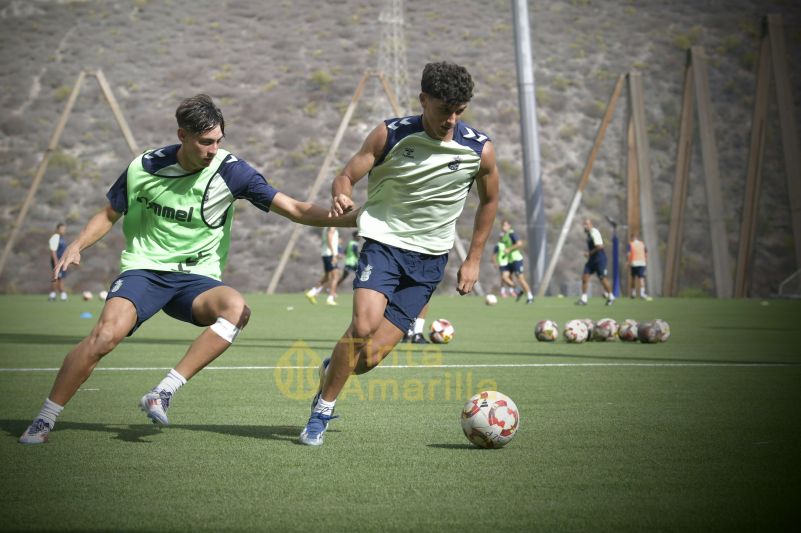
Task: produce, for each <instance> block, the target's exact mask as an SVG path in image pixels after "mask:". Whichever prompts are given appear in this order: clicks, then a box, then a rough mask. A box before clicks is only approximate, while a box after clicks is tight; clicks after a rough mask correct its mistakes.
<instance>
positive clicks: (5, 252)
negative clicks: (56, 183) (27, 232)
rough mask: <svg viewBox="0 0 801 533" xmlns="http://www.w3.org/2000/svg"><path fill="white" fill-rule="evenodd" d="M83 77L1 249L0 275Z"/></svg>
mask: <svg viewBox="0 0 801 533" xmlns="http://www.w3.org/2000/svg"><path fill="white" fill-rule="evenodd" d="M85 77H86V73H85V72H84V71H81V73H80V74H78V79H76V80H75V85H73V87H72V92H71V93H70V96H69V98H68V99H67V103H66V105H64V110H63V111H62V112H61V118H59V120H58V123H57V124H56V128H55V130H53V135H52V136H51V137H50V142H49V143H48V145H47V149H46V150H45V153H44V155H42V160H41V161H39V166H38V167H37V168H36V174H35V175H34V177H33V181H32V182H31V186H30V188H29V189H28V195H27V196H26V197H25V201H24V202H22V207H20V210H19V213H18V214H17V220H16V221H15V222H14V225H13V226H11V234H10V235H9V236H8V240H7V241H6V245H5V248H3V255H2V256H0V274H2V273H3V269H4V268H5V266H6V260H7V259H8V256H9V255H10V253H11V249H12V248H13V247H14V242H16V240H17V235H18V234H19V230H20V228H21V227H22V223H23V222H24V221H25V217H26V216H27V214H28V209H30V207H31V203H32V202H33V198H34V196H35V195H36V190H37V189H38V188H39V185H40V184H41V183H42V178H43V177H44V174H45V171H46V170H47V165H48V163H49V162H50V157H51V156H52V155H53V152H54V151H55V150H56V148H57V147H58V142H59V140H61V134H62V133H64V127H65V126H66V125H67V119H69V117H70V114H71V113H72V108H73V107H74V106H75V101H76V100H77V99H78V94H80V92H81V86H82V85H83V80H84V78H85Z"/></svg>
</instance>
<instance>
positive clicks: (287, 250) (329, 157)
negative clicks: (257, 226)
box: [267, 72, 370, 294]
mask: <svg viewBox="0 0 801 533" xmlns="http://www.w3.org/2000/svg"><path fill="white" fill-rule="evenodd" d="M369 77H370V73H369V72H365V73H364V75H363V76H362V79H361V80H359V84H358V85H357V86H356V90H355V91H354V92H353V97H351V99H350V104H348V108H347V109H346V110H345V114H344V115H342V120H341V121H340V123H339V129H337V132H336V135H334V140H333V141H332V142H331V146H329V147H328V153H327V154H326V155H325V159H324V160H323V164H322V166H321V167H320V171H319V172H318V173H317V178H316V179H315V180H314V183H313V184H312V186H311V188H310V189H309V193H308V195H307V198H308V200H309V201H314V199H315V197H316V196H317V192H318V191H319V190H320V186H321V185H322V184H323V180H324V179H325V178H327V177H328V170H329V167H330V166H331V163H332V162H333V160H334V155H335V154H336V151H337V148H339V143H340V142H342V137H343V136H344V135H345V129H346V128H347V127H348V124H349V123H350V119H351V117H352V116H353V112H354V111H355V110H356V104H357V103H358V102H359V98H361V96H362V91H363V90H364V85H365V84H366V83H367V79H368V78H369ZM302 229H303V226H301V225H300V224H295V225H294V226H293V228H292V233H291V234H290V236H289V240H288V241H287V244H286V246H285V247H284V252H283V254H281V259H280V260H279V261H278V266H277V267H276V268H275V271H274V272H273V277H272V279H270V284H269V286H268V287H267V294H273V293H275V289H276V287H278V282H279V281H281V276H282V275H283V273H284V269H285V268H286V264H287V262H288V261H289V256H290V255H292V250H294V249H295V244H297V242H298V238H300V232H301V231H302Z"/></svg>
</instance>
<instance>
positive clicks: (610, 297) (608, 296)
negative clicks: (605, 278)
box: [606, 292, 615, 302]
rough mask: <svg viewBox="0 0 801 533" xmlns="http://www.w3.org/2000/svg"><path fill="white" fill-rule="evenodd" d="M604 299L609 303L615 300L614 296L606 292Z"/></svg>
mask: <svg viewBox="0 0 801 533" xmlns="http://www.w3.org/2000/svg"><path fill="white" fill-rule="evenodd" d="M606 299H607V300H609V301H610V302H611V301H612V300H614V299H615V295H614V294H612V293H611V292H608V293H606Z"/></svg>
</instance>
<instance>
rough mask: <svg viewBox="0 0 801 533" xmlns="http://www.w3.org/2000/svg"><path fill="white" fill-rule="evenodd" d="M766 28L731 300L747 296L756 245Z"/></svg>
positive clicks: (765, 106) (766, 65)
mask: <svg viewBox="0 0 801 533" xmlns="http://www.w3.org/2000/svg"><path fill="white" fill-rule="evenodd" d="M766 33H767V28H765V32H763V35H762V42H761V44H760V47H759V59H758V63H757V82H756V95H755V97H754V114H753V118H752V119H751V146H750V148H749V152H748V166H747V171H746V178H745V197H744V199H743V213H742V222H741V225H740V242H739V245H740V247H739V250H738V252H737V273H736V275H735V277H734V296H735V297H736V298H745V297H746V296H748V290H749V288H750V287H749V284H750V281H751V273H752V272H751V267H752V265H753V257H754V256H753V254H754V243H755V241H756V226H757V214H758V212H759V191H760V185H761V183H762V158H763V156H764V152H765V120H766V118H767V114H768V90H769V89H770V77H771V61H770V40H769V39H768V37H767V34H766Z"/></svg>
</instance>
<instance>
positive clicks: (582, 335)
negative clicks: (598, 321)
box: [562, 319, 589, 344]
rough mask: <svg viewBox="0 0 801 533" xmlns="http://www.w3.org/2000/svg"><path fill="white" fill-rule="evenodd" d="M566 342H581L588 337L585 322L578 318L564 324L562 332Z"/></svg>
mask: <svg viewBox="0 0 801 533" xmlns="http://www.w3.org/2000/svg"><path fill="white" fill-rule="evenodd" d="M562 334H563V335H564V337H565V340H566V341H567V342H571V343H576V344H579V343H582V342H584V341H586V340H587V338H588V337H589V332H588V331H587V324H586V323H585V322H584V321H583V320H580V319H575V320H571V321H570V322H568V323H567V324H565V330H564V331H563V332H562Z"/></svg>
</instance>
